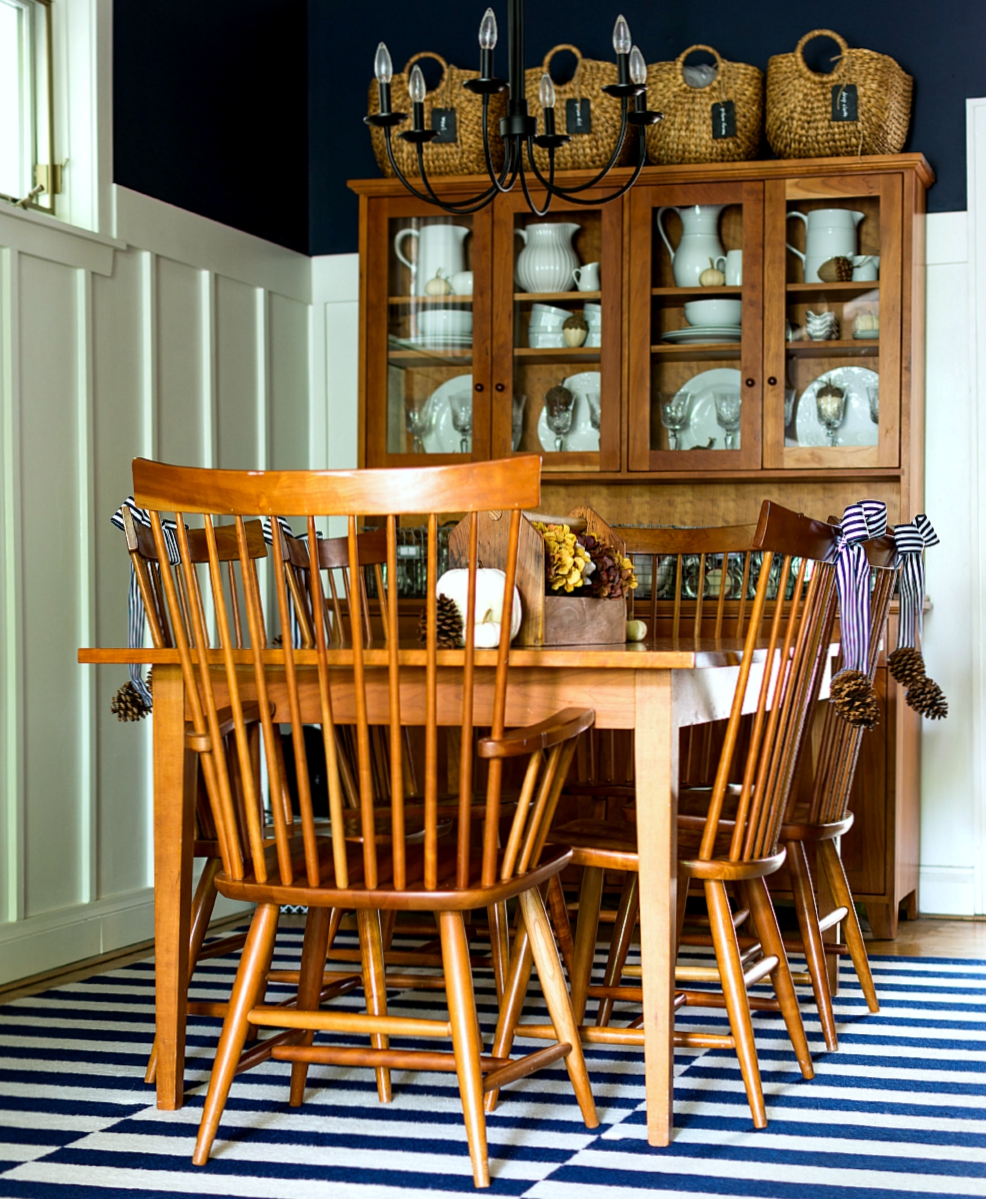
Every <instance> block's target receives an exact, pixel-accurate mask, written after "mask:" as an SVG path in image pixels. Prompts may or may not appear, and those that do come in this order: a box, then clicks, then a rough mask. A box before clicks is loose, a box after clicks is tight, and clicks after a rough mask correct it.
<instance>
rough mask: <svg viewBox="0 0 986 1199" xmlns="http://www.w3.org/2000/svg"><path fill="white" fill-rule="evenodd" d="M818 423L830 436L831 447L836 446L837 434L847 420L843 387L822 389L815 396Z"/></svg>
mask: <svg viewBox="0 0 986 1199" xmlns="http://www.w3.org/2000/svg"><path fill="white" fill-rule="evenodd" d="M815 411H816V412H817V413H818V423H819V424H820V425H821V426H822V428H823V429H824V430H825V431H826V432H827V433H828V435H829V445H833V446H834V445H835V438H836V434H837V433H838V432H839V430H840V429H841V428H842V422H843V421H844V420H845V419H846V393H845V391H844V390H843V389H842V388H841V387H832V386H831V385H829V386H827V387H820V388H819V389H818V391H817V393H816V394H815Z"/></svg>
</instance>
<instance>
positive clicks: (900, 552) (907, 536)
mask: <svg viewBox="0 0 986 1199" xmlns="http://www.w3.org/2000/svg"><path fill="white" fill-rule="evenodd" d="M894 540H895V541H896V543H897V565H898V566H899V567H900V625H899V632H898V635H897V647H898V649H899V648H900V647H901V646H905V645H906V646H914V647H915V648H916V647H917V645H918V642H919V640H920V638H921V636H922V634H923V632H924V551H925V550H926V549H928V548H929V547H930V546H932V545H938V543H939V540H940V539H939V537H938V534H937V533H936V532H935V530H934V528H933V527H932V524H931V521H930V520H928V518H927V517H926V516H925V515H924V514H923V513H922V514H921V515H920V516H915V518H914V519H913V520H912V521H910V522H909V523H908V524H906V525H897V527H896V528H895V529H894Z"/></svg>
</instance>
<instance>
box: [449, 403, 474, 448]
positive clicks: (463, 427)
mask: <svg viewBox="0 0 986 1199" xmlns="http://www.w3.org/2000/svg"><path fill="white" fill-rule="evenodd" d="M448 402H449V406H450V408H451V409H452V428H453V429H455V431H456V433H458V434H459V438H460V441H459V452H460V453H461V454H468V453H469V450H470V449H471V437H470V434H471V433H472V391H471V390H469V391H456V392H453V394H452V395H450V396H449V398H448Z"/></svg>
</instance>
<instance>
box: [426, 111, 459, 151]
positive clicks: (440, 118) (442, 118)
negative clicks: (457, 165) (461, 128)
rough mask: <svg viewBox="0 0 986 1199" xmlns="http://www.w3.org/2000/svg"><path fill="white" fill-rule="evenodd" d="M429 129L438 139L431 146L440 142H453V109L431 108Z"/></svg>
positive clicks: (454, 133)
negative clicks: (432, 130)
mask: <svg viewBox="0 0 986 1199" xmlns="http://www.w3.org/2000/svg"><path fill="white" fill-rule="evenodd" d="M431 127H432V129H434V130H435V132H436V133H437V134H438V137H436V138H435V139H434V140H433V141H432V143H431V144H432V145H433V146H434V145H436V144H437V143H440V142H454V141H455V140H456V132H455V109H454V108H433V109H432V110H431Z"/></svg>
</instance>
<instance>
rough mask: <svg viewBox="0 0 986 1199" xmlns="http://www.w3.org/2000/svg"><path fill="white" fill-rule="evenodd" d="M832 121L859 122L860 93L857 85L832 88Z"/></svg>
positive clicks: (847, 84) (842, 85)
mask: <svg viewBox="0 0 986 1199" xmlns="http://www.w3.org/2000/svg"><path fill="white" fill-rule="evenodd" d="M832 120H833V121H858V120H859V93H858V92H857V90H856V85H855V83H843V84H836V85H835V86H834V87H833V88H832Z"/></svg>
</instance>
